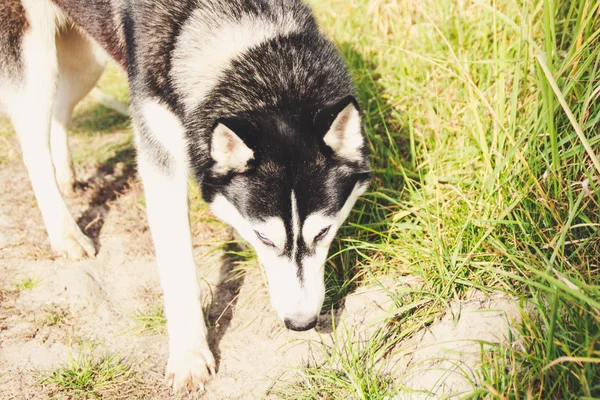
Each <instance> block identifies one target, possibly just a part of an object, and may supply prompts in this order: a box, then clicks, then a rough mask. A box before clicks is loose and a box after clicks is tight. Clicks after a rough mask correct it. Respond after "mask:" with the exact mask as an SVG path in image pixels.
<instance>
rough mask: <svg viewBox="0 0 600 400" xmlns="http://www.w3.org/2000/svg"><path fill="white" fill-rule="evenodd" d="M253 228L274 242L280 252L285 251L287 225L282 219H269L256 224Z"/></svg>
mask: <svg viewBox="0 0 600 400" xmlns="http://www.w3.org/2000/svg"><path fill="white" fill-rule="evenodd" d="M253 226H254V230H256V231H258V232H260V233H261V234H262V235H263V236H265V237H266V238H268V239H269V240H270V241H271V242H273V244H274V245H275V247H277V248H278V249H279V250H280V251H283V248H284V247H285V242H286V239H287V236H286V234H285V225H284V224H283V220H282V219H281V218H279V217H271V218H267V220H266V221H264V222H255V223H254V224H253Z"/></svg>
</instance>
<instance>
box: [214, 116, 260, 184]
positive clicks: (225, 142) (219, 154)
mask: <svg viewBox="0 0 600 400" xmlns="http://www.w3.org/2000/svg"><path fill="white" fill-rule="evenodd" d="M210 155H211V157H212V158H213V160H215V166H214V167H213V171H215V172H216V173H217V174H222V175H224V174H226V173H228V172H230V171H235V172H244V171H245V170H246V165H247V164H248V161H250V160H251V159H252V158H253V157H254V152H253V151H252V150H250V149H249V148H248V146H246V144H245V143H244V141H243V140H242V139H240V138H239V136H238V135H236V134H235V133H234V132H233V131H232V130H231V129H229V128H228V127H226V126H225V125H223V124H218V125H217V127H216V128H215V130H214V132H213V136H212V144H211V150H210Z"/></svg>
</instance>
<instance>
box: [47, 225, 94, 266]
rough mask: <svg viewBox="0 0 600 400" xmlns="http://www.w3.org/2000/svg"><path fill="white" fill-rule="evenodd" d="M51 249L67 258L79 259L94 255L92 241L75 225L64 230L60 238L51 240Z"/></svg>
mask: <svg viewBox="0 0 600 400" xmlns="http://www.w3.org/2000/svg"><path fill="white" fill-rule="evenodd" d="M52 249H53V250H54V251H55V252H57V253H58V254H59V255H61V256H63V257H66V258H68V259H69V260H81V259H82V258H85V257H86V256H87V257H94V256H95V255H96V247H95V246H94V242H92V240H91V239H90V238H89V237H87V236H86V235H85V234H84V233H83V232H81V230H80V229H79V227H77V226H75V227H73V228H71V229H69V230H67V231H66V232H64V233H63V234H62V237H61V238H60V240H56V241H52Z"/></svg>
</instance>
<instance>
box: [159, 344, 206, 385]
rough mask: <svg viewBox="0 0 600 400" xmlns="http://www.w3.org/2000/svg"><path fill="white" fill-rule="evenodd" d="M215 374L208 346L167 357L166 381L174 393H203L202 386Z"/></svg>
mask: <svg viewBox="0 0 600 400" xmlns="http://www.w3.org/2000/svg"><path fill="white" fill-rule="evenodd" d="M214 374H215V359H214V357H213V355H212V352H211V351H210V349H209V348H208V346H205V347H202V348H198V349H194V350H188V351H184V352H181V353H178V354H173V353H171V355H170V356H169V362H168V363H167V371H166V374H165V375H166V376H165V378H166V380H167V383H168V384H169V386H172V387H173V390H175V392H186V391H188V392H193V391H196V390H199V391H200V392H203V391H204V385H205V383H206V382H208V380H209V379H210V378H211V376H212V375H214Z"/></svg>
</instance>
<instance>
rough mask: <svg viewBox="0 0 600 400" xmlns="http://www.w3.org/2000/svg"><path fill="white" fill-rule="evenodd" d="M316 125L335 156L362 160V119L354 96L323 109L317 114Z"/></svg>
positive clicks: (363, 141)
mask: <svg viewBox="0 0 600 400" xmlns="http://www.w3.org/2000/svg"><path fill="white" fill-rule="evenodd" d="M316 125H317V129H318V130H320V132H322V133H323V141H324V142H325V144H326V145H327V146H328V147H329V148H330V149H331V150H333V153H334V154H335V155H336V156H338V157H340V158H342V159H344V160H347V161H352V162H361V161H363V160H364V151H363V148H364V145H365V140H364V137H363V134H362V121H361V118H360V112H359V111H358V103H357V102H356V100H355V99H354V97H352V96H348V97H346V98H344V99H342V100H341V101H339V102H338V103H336V104H334V105H333V106H330V107H327V108H326V109H324V110H323V111H322V112H321V113H319V115H318V116H317V121H316Z"/></svg>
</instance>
